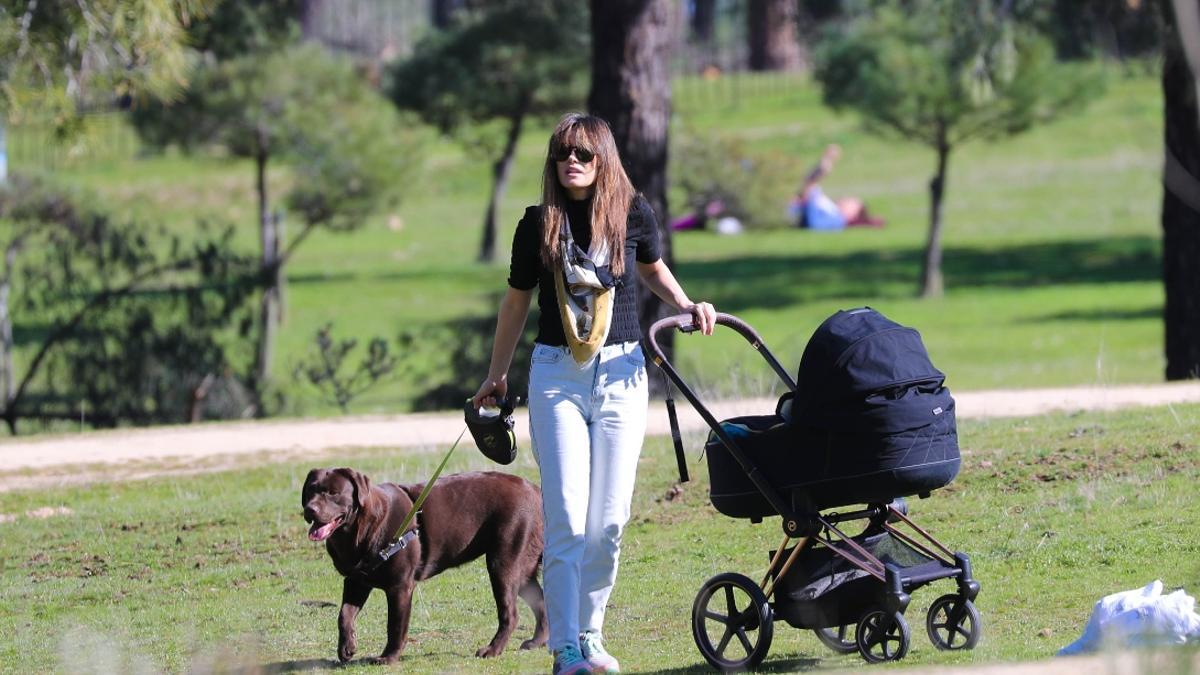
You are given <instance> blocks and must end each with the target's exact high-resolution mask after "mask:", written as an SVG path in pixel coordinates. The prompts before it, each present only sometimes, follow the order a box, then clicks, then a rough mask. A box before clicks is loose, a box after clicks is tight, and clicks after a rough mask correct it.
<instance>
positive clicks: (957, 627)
mask: <svg viewBox="0 0 1200 675" xmlns="http://www.w3.org/2000/svg"><path fill="white" fill-rule="evenodd" d="M979 624H980V621H979V610H978V609H975V603H973V602H971V601H970V600H967V599H966V598H964V597H961V596H958V595H954V594H948V595H943V596H942V597H940V598H938V599H937V600H934V601H933V604H932V605H930V606H929V613H928V614H927V615H926V617H925V630H926V631H927V632H928V633H929V641H930V642H932V643H933V646H934V647H937V648H938V649H942V650H950V649H974V648H975V645H977V644H979V635H980V633H981V632H982V629H981V628H980V625H979Z"/></svg>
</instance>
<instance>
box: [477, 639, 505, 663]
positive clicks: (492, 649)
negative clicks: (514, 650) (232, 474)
mask: <svg viewBox="0 0 1200 675" xmlns="http://www.w3.org/2000/svg"><path fill="white" fill-rule="evenodd" d="M503 651H504V645H500V646H496V645H494V644H491V643H489V644H486V645H484V646H482V647H480V648H479V651H477V652H475V656H478V657H479V658H481V659H490V658H492V657H495V656H500V654H501V653H502V652H503Z"/></svg>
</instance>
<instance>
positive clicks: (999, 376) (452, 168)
mask: <svg viewBox="0 0 1200 675" xmlns="http://www.w3.org/2000/svg"><path fill="white" fill-rule="evenodd" d="M770 78H771V79H769V80H764V81H763V82H764V86H754V83H755V80H754V79H753V78H747V79H745V80H742V81H741V82H742V83H743V84H745V85H746V86H745V87H744V88H743V89H738V90H737V94H736V96H728V95H726V96H724V97H717V98H709V97H706V96H705V95H702V94H701V93H699V92H700V91H701V90H700V89H699V88H700V87H701V86H702V85H701V84H700V83H698V82H695V81H690V80H689V81H683V82H681V83H680V84H679V85H678V87H677V96H676V115H675V117H676V119H675V123H676V125H677V128H679V129H684V128H686V129H689V130H692V131H694V132H698V133H701V134H706V135H723V136H728V137H735V138H739V139H742V140H743V141H745V143H746V144H747V145H748V146H749V147H750V148H752V149H757V150H763V151H768V150H769V151H773V152H779V153H784V154H785V155H786V156H787V157H788V158H789V161H791V163H792V166H793V167H794V170H793V175H794V176H795V179H796V181H797V182H798V181H799V180H800V178H801V176H802V175H803V173H804V171H805V170H806V169H807V167H808V166H809V165H810V164H811V163H812V162H813V161H814V160H815V158H816V157H817V155H818V154H819V152H820V149H821V148H822V147H823V146H824V145H825V144H826V143H829V142H838V143H840V144H841V145H842V146H843V148H844V149H845V153H844V157H843V159H842V161H841V162H840V164H839V165H838V167H837V169H836V170H835V171H834V172H833V174H832V175H831V176H830V177H829V179H828V181H827V184H826V189H827V192H828V193H829V194H831V195H833V196H840V195H848V194H849V195H858V196H861V197H863V198H865V199H866V200H867V201H868V202H869V203H870V205H871V207H872V209H873V211H875V212H877V213H879V214H881V215H883V216H885V217H886V218H887V221H888V222H887V226H886V227H885V228H883V229H882V230H873V231H847V232H842V233H833V234H830V233H817V232H809V231H800V230H794V229H776V230H765V231H751V232H747V233H745V234H743V235H741V236H738V237H723V236H718V235H715V234H711V233H705V232H699V233H692V232H688V233H677V234H676V236H675V237H674V247H675V256H676V263H675V271H676V273H677V276H678V277H679V278H680V279H681V281H682V283H683V284H684V287H685V288H686V289H687V290H688V291H689V293H690V294H691V295H692V296H693V297H694V298H697V299H708V300H711V301H712V302H714V304H715V305H716V306H717V308H718V309H720V310H723V311H728V312H732V313H735V314H738V315H740V316H742V317H743V318H745V319H746V320H748V321H749V322H750V323H751V324H752V325H754V326H755V327H756V328H758V330H759V331H760V333H762V335H763V336H764V337H765V338H766V340H767V342H768V344H770V345H771V346H772V348H773V349H775V350H776V352H777V354H778V355H779V356H780V359H781V360H782V361H783V362H784V363H785V364H794V363H796V362H798V360H799V356H800V353H801V351H802V350H803V346H804V344H805V342H806V341H807V339H808V337H809V335H811V333H812V331H813V330H814V329H815V328H816V326H817V325H818V324H819V323H820V321H821V320H823V319H824V318H825V317H826V316H828V315H829V314H830V313H832V312H833V311H834V310H836V309H839V308H845V307H852V306H858V305H864V304H869V305H871V306H874V307H876V308H877V309H879V310H881V311H883V312H884V313H885V314H887V315H889V316H891V317H892V318H894V319H895V320H898V321H900V322H901V323H906V324H909V325H913V326H915V327H917V328H918V329H920V330H921V331H922V333H923V335H924V336H925V338H926V341H927V343H928V345H929V348H930V350H931V352H932V355H933V358H934V362H935V363H936V364H938V365H939V367H941V368H942V369H943V370H944V371H946V372H947V373H948V374H949V376H950V384H951V386H953V387H955V388H957V389H960V390H961V389H979V388H987V387H1034V386H1051V385H1071V384H1108V383H1132V382H1156V381H1161V379H1162V377H1163V375H1162V373H1163V367H1164V359H1163V354H1162V352H1163V347H1162V333H1163V329H1162V319H1161V308H1162V304H1163V291H1162V283H1161V270H1160V265H1159V247H1160V234H1159V224H1158V214H1159V206H1160V201H1161V185H1160V180H1159V174H1160V170H1161V161H1162V160H1161V125H1162V122H1161V117H1162V113H1161V106H1162V103H1161V92H1160V89H1159V83H1158V82H1157V80H1156V79H1155V78H1153V77H1150V76H1129V75H1117V74H1115V73H1114V74H1113V75H1112V77H1111V81H1110V85H1109V88H1108V92H1107V93H1106V95H1105V96H1104V97H1103V98H1102V99H1100V100H1098V101H1097V102H1095V103H1094V104H1093V105H1092V106H1091V107H1089V108H1088V109H1087V110H1085V111H1084V112H1082V113H1080V114H1077V115H1075V116H1073V117H1072V118H1071V119H1066V120H1062V121H1060V122H1057V123H1055V124H1052V125H1049V126H1045V127H1041V128H1037V129H1034V130H1033V131H1031V132H1030V133H1027V134H1025V135H1023V136H1020V137H1018V138H1015V139H1012V140H1008V141H1004V142H1000V143H994V144H982V143H981V144H974V145H970V144H969V145H966V146H963V147H962V148H961V149H958V150H956V151H955V152H954V154H953V155H952V156H951V158H950V169H949V177H948V188H947V189H948V192H947V198H946V203H945V220H946V231H945V238H944V242H945V249H946V253H945V274H946V286H947V289H948V290H947V294H946V296H945V298H943V299H941V300H936V301H920V300H917V299H915V297H914V295H915V290H916V285H917V278H918V272H919V261H920V254H921V250H922V247H923V245H924V240H925V234H926V229H927V209H928V196H927V193H928V191H927V182H928V180H929V178H930V177H931V175H932V170H933V166H934V155H933V152H932V151H931V150H929V149H927V148H924V147H923V146H919V145H916V144H913V143H909V142H905V141H899V140H885V139H879V138H876V137H874V136H871V135H868V134H866V133H865V132H864V131H863V130H862V129H861V127H860V125H859V123H858V122H857V120H856V119H855V118H854V117H853V116H849V115H840V114H836V113H834V112H832V111H830V110H829V109H827V108H825V107H823V106H822V105H821V104H820V97H819V91H818V89H817V87H816V85H815V84H814V83H812V82H810V81H807V80H795V79H791V80H789V79H781V78H779V77H778V76H770ZM547 132H548V129H546V128H542V127H538V126H536V125H535V126H534V127H533V128H531V129H530V130H529V131H528V132H527V133H526V134H525V136H524V138H523V140H522V142H521V143H520V145H519V148H518V157H517V161H516V164H515V168H514V174H513V178H512V182H511V184H510V189H509V192H508V195H507V198H506V199H505V200H504V202H503V203H502V206H501V218H500V222H501V228H500V234H499V241H500V242H501V247H500V248H501V249H502V255H501V258H502V260H501V261H498V262H496V263H495V264H490V265H489V264H479V263H477V262H475V255H476V250H477V242H478V239H479V233H480V227H481V225H480V224H481V222H482V214H483V209H484V205H485V203H486V200H487V197H488V191H489V188H490V183H489V179H488V175H489V164H488V162H486V161H484V160H483V159H481V158H479V157H475V156H472V155H469V154H467V153H465V152H464V151H463V150H462V149H461V148H459V147H458V146H455V145H453V144H451V143H449V142H440V143H438V144H435V145H434V147H433V149H432V154H431V156H430V157H429V158H428V161H427V163H426V164H427V170H426V171H425V173H424V175H423V176H422V177H421V178H419V179H418V180H417V182H415V183H414V184H412V185H405V186H401V187H402V188H403V190H404V191H405V193H406V195H407V197H406V199H405V201H404V202H403V203H402V205H401V206H400V207H399V209H398V210H397V211H396V212H395V213H381V214H379V215H378V216H377V217H375V218H373V219H372V220H371V221H370V222H367V223H365V224H364V226H363V228H362V229H361V230H360V231H359V232H357V233H354V234H350V235H344V234H343V235H338V234H327V233H321V234H318V235H315V236H313V237H312V238H311V239H310V240H309V241H308V242H306V244H305V245H304V246H303V247H302V248H301V250H300V251H299V253H298V256H297V258H296V260H295V262H294V263H293V264H292V265H291V266H290V267H289V268H288V273H287V276H288V284H289V286H288V315H287V320H286V324H285V326H284V328H283V330H282V331H281V335H280V338H279V344H278V349H277V362H276V364H275V370H276V373H277V374H278V377H279V384H280V386H281V388H282V389H284V390H285V392H286V393H288V394H289V395H290V404H289V406H288V408H287V409H286V410H285V412H286V413H289V414H332V413H334V412H336V409H335V408H334V407H332V406H331V405H330V404H328V403H323V402H321V401H319V400H318V399H317V397H316V396H315V395H314V393H313V392H311V391H307V390H305V389H304V388H302V387H301V386H300V385H299V384H298V383H296V382H294V381H293V380H292V379H291V376H290V373H291V371H292V366H294V364H295V363H296V361H297V359H299V358H300V357H301V356H302V355H303V354H305V353H306V351H307V350H309V349H310V346H311V344H312V342H313V335H314V333H315V331H316V330H317V328H318V327H320V326H322V325H323V324H325V323H327V322H333V323H334V329H335V334H337V335H338V336H342V337H358V338H360V339H363V340H365V339H366V338H369V337H371V336H374V335H382V336H394V335H396V334H398V333H399V332H400V331H402V330H406V329H414V328H416V329H420V328H422V327H429V326H434V325H438V324H444V323H445V322H448V321H452V320H456V319H464V318H479V317H487V316H490V315H493V314H494V312H495V297H496V296H497V294H498V293H500V292H501V291H502V290H503V289H504V287H505V279H506V276H507V261H506V260H505V259H504V258H505V256H506V254H507V247H508V242H509V241H510V240H511V236H512V232H513V229H514V227H515V224H516V220H517V218H518V217H519V215H520V213H521V212H522V210H523V208H524V206H525V205H527V204H529V203H531V202H534V201H536V199H537V195H538V194H539V182H540V170H541V158H542V156H543V152H544V143H545V137H546V135H547ZM18 160H19V158H14V160H13V170H19V169H20V162H19V161H18ZM685 170H687V167H680V166H673V167H672V171H673V172H675V173H678V172H681V171H685ZM58 173H59V175H60V177H61V178H63V179H64V180H66V181H68V182H71V183H76V184H79V185H83V186H86V187H88V188H90V189H93V190H95V191H96V192H97V193H98V194H99V195H100V197H101V199H102V201H103V202H104V203H105V204H107V205H108V206H109V207H111V208H113V209H115V210H116V211H118V212H120V213H124V214H126V215H129V216H132V217H137V218H141V219H146V220H148V221H156V222H163V223H166V224H167V225H168V226H170V227H173V228H179V229H181V230H185V231H186V230H188V229H189V228H192V227H194V224H195V222H196V221H197V220H200V219H206V220H209V221H213V222H217V223H235V224H237V226H238V228H239V233H240V234H239V241H240V242H241V244H242V245H243V246H244V247H245V248H246V250H249V251H253V250H255V248H256V246H257V244H256V238H255V237H256V230H255V227H254V225H253V223H254V212H255V211H254V209H255V203H254V195H253V192H252V186H253V171H252V167H251V165H250V164H249V163H247V162H243V161H236V160H231V159H228V158H220V157H183V156H179V155H177V154H175V153H167V154H165V155H161V156H150V157H142V158H137V159H124V160H122V159H111V158H109V159H97V160H94V161H90V162H85V163H80V164H78V165H76V166H71V167H67V168H64V169H62V170H60V171H59V172H58ZM288 180H289V177H288V174H287V172H286V170H285V169H284V168H283V167H276V168H275V170H274V171H273V172H272V175H271V189H272V191H273V193H274V194H276V195H280V194H282V192H283V189H284V187H286V185H287V183H288ZM679 197H680V195H674V198H675V199H676V201H677V202H678V201H679ZM784 207H785V204H783V203H780V204H779V208H780V210H781V211H782V210H783V209H784ZM681 209H682V204H680V203H677V204H676V205H675V212H676V213H678V212H679V211H680V210H681ZM16 320H17V323H18V327H20V325H22V324H24V323H28V324H30V325H36V323H37V322H36V318H35V317H21V316H17V317H16ZM18 332H19V333H20V331H18ZM447 339H449V340H453V337H452V336H451V337H449V338H445V337H443V338H439V339H436V340H434V339H431V340H426V341H423V342H420V343H418V344H417V345H415V346H414V347H413V348H412V349H411V351H410V352H409V353H407V354H406V355H405V356H406V357H407V359H408V360H409V362H410V363H412V364H419V367H418V368H416V369H415V370H413V371H411V372H410V373H409V374H408V375H406V376H403V377H397V378H395V379H393V380H392V381H389V382H387V383H385V384H382V385H380V386H379V387H377V388H376V389H374V390H372V391H371V392H369V393H367V394H366V395H364V396H363V397H362V398H360V399H358V400H356V401H355V402H354V403H353V404H352V409H353V410H354V411H355V412H364V413H365V412H396V411H403V410H406V409H409V408H410V406H411V405H412V402H413V400H414V399H416V398H417V396H418V395H419V393H420V392H421V390H422V389H423V388H425V387H426V386H428V385H429V384H430V383H436V382H437V381H438V380H439V379H441V380H445V379H447V378H449V377H453V376H451V375H448V374H447V373H449V372H450V369H451V365H452V364H450V363H449V362H448V360H449V356H448V354H449V352H450V346H451V345H448V344H447V343H446V340H447ZM680 343H681V350H680V357H679V358H680V359H681V365H682V367H683V370H684V371H685V372H690V373H695V375H694V377H696V378H697V380H698V382H699V383H700V384H701V385H702V387H703V388H705V389H706V390H707V391H708V392H709V393H711V394H715V395H724V394H732V393H735V391H738V390H739V388H741V387H743V384H742V383H744V382H747V381H748V382H751V383H754V386H756V387H759V388H763V389H769V388H770V387H771V386H772V385H771V383H770V382H769V381H762V380H761V379H759V376H758V375H756V374H754V373H755V372H756V371H755V370H752V369H751V368H749V367H745V368H744V366H745V362H744V361H743V360H741V359H743V358H744V357H745V356H746V354H743V352H746V353H748V352H749V350H729V349H727V348H726V347H725V346H723V345H722V343H721V342H720V341H704V340H681V341H680ZM25 348H26V349H29V345H26V346H25ZM749 356H751V357H752V356H753V355H752V354H750V355H749ZM475 358H476V359H477V360H478V362H479V366H478V368H477V369H478V371H479V375H478V377H482V374H483V372H484V369H485V367H486V366H485V365H484V364H485V363H486V354H484V353H480V354H478V355H476V357H475ZM517 367H523V366H521V365H518V366H517ZM754 368H755V369H756V368H757V364H755V366H754ZM743 370H744V372H745V373H746V374H745V375H740V374H739V375H738V376H737V377H736V378H731V377H730V373H731V372H735V371H736V372H738V373H741V372H742V371H743ZM472 372H474V371H473V370H472ZM478 377H476V376H475V375H471V376H469V377H467V378H466V379H468V380H469V381H462V382H454V384H456V385H457V386H459V387H461V388H462V390H463V392H464V393H465V392H469V391H473V390H474V388H475V386H476V384H477V379H478ZM731 379H737V380H738V381H739V384H738V385H737V386H736V387H732V388H731V387H730V385H729V384H728V383H729V381H730V380H731Z"/></svg>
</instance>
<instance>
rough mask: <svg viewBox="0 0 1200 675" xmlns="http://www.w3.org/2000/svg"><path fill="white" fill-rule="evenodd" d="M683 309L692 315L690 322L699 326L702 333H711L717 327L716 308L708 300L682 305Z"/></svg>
mask: <svg viewBox="0 0 1200 675" xmlns="http://www.w3.org/2000/svg"><path fill="white" fill-rule="evenodd" d="M682 309H683V311H685V312H688V313H690V314H691V315H692V324H693V325H695V326H699V328H700V332H701V333H703V334H704V335H712V334H713V329H714V328H716V327H717V310H716V308H715V307H713V306H712V304H711V303H708V302H693V303H692V304H690V305H688V306H686V307H683V308H682Z"/></svg>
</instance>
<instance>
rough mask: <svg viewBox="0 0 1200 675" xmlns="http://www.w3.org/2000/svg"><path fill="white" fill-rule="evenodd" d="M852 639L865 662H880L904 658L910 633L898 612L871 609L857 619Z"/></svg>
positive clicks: (910, 640) (910, 639)
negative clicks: (856, 626) (856, 627)
mask: <svg viewBox="0 0 1200 675" xmlns="http://www.w3.org/2000/svg"><path fill="white" fill-rule="evenodd" d="M854 640H855V642H856V643H857V644H858V653H859V654H862V657H863V658H864V659H866V661H867V663H882V662H884V661H899V660H900V659H902V658H904V655H905V654H907V653H908V645H909V643H910V642H912V634H911V632H910V631H909V629H908V622H907V621H905V620H904V615H903V614H901V613H900V612H889V611H887V610H884V609H873V610H871V611H869V612H867V613H866V614H863V616H862V618H861V619H859V620H858V630H857V631H856V632H855V634H854Z"/></svg>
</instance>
